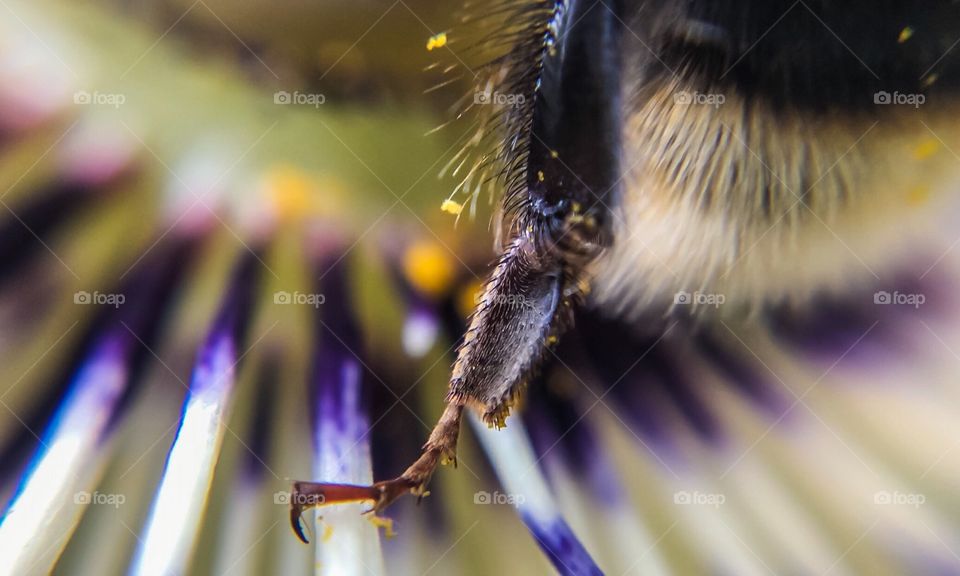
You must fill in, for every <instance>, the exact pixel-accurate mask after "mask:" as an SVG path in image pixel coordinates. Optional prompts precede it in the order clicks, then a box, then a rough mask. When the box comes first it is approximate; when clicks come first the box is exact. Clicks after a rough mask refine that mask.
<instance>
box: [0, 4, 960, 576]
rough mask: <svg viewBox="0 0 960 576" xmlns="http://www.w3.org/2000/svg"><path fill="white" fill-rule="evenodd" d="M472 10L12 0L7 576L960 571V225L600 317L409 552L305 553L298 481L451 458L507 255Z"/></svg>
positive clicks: (0, 422) (0, 533)
mask: <svg viewBox="0 0 960 576" xmlns="http://www.w3.org/2000/svg"><path fill="white" fill-rule="evenodd" d="M457 25H458V20H457V18H456V16H455V14H454V12H453V11H452V7H451V6H449V5H448V4H446V3H437V2H428V1H425V0H396V1H395V2H392V3H391V2H390V1H389V0H388V1H387V2H373V1H370V0H359V1H354V2H343V1H340V0H333V1H324V2H294V1H283V2H267V1H263V0H253V1H248V2H243V3H236V2H227V1H223V0H196V1H195V2H191V1H190V0H185V1H180V0H174V1H164V0H135V1H101V2H86V1H75V2H59V1H47V0H43V1H40V2H22V1H18V0H0V205H2V207H0V496H2V501H3V502H4V503H5V504H4V516H3V520H2V524H0V573H3V574H33V573H38V574H44V573H48V572H50V571H53V572H56V573H62V574H115V573H125V572H131V573H138V574H140V573H144V574H148V573H150V574H153V573H155V574H184V573H191V574H228V573H229V574H244V573H246V574H302V573H310V572H316V573H318V574H367V573H372V574H381V573H389V574H429V573H435V574H490V573H507V574H538V573H549V572H550V571H551V570H557V571H559V572H562V573H575V574H579V573H597V572H599V570H600V569H601V568H602V569H603V570H604V572H605V573H608V574H663V573H683V574H704V573H716V574H765V573H771V572H772V573H783V572H786V573H796V574H823V573H831V574H865V573H869V574H903V573H914V574H921V573H922V574H957V573H960V530H958V529H960V525H958V522H957V518H958V517H960V497H958V494H960V459H958V458H957V456H958V455H960V451H958V450H960V448H958V445H960V418H958V416H960V387H958V386H957V384H958V383H957V375H958V373H960V371H958V368H960V356H958V352H957V351H960V331H958V327H960V323H958V321H957V320H958V319H960V317H958V306H957V304H958V299H957V294H956V290H955V289H954V288H955V286H956V285H957V284H956V272H957V270H958V269H957V264H958V261H957V260H958V259H957V254H955V253H954V251H953V247H954V246H955V245H956V244H957V240H956V238H955V234H956V232H955V231H956V227H955V226H952V224H951V223H955V222H956V217H957V213H956V210H955V209H954V210H953V211H952V212H951V211H945V212H944V215H943V218H944V222H942V223H936V226H934V225H933V224H931V230H930V231H928V234H927V236H929V237H927V236H925V237H924V238H923V240H922V241H921V240H918V245H917V248H916V250H915V251H914V254H915V256H916V257H915V258H914V259H913V261H912V262H908V263H906V264H904V265H903V266H901V267H900V268H898V272H897V274H894V275H891V276H887V275H886V274H885V273H882V272H880V273H878V274H873V276H872V277H873V278H874V279H875V280H876V282H875V283H873V282H871V283H870V284H869V285H863V286H860V285H858V286H850V287H846V289H845V290H844V291H842V292H840V293H832V294H829V295H826V294H825V295H824V296H823V297H822V298H821V299H819V300H818V301H817V303H816V305H815V306H810V307H806V308H803V309H795V308H792V307H790V306H787V305H782V306H776V307H771V308H769V309H764V310H762V311H760V312H758V313H757V314H755V315H754V316H752V317H749V318H740V319H737V318H732V319H727V320H725V321H723V322H719V323H716V324H711V325H709V326H704V325H700V324H699V323H698V322H697V321H696V319H690V318H689V317H684V316H680V315H675V316H668V317H666V318H664V317H660V316H656V317H655V318H654V319H651V321H650V323H649V324H648V327H649V330H648V331H647V332H646V333H637V331H635V330H630V329H628V328H626V327H625V326H623V325H621V324H619V323H618V322H617V321H616V320H611V319H608V318H602V317H600V316H599V315H597V314H593V313H591V312H590V311H586V312H583V313H582V314H581V315H580V318H578V323H577V331H576V333H574V334H573V335H571V337H570V338H568V339H567V340H566V341H565V342H564V343H563V345H562V346H561V348H560V349H559V350H558V351H557V353H556V355H555V356H554V358H552V361H551V362H550V364H549V366H548V367H547V369H546V371H545V374H544V377H543V378H542V379H541V381H540V382H538V383H536V384H535V385H534V386H533V387H532V389H531V395H530V397H529V398H528V399H527V400H526V402H525V403H524V404H525V409H524V410H523V413H522V417H520V416H514V417H512V418H511V419H510V420H509V421H508V427H507V428H506V429H505V430H502V431H499V432H497V431H488V430H486V429H485V428H484V427H483V426H482V425H480V426H474V427H472V428H471V429H470V431H469V432H467V433H465V434H464V435H463V437H462V438H461V441H460V445H461V447H460V452H459V466H458V469H457V470H456V471H450V470H444V471H442V472H439V473H438V474H437V476H436V478H435V479H434V481H433V483H432V485H431V489H432V492H433V494H432V495H430V496H429V497H427V498H425V499H423V500H422V502H421V503H420V504H419V506H418V505H417V504H418V503H417V502H416V500H415V499H407V500H401V501H400V502H398V503H397V504H396V505H395V506H393V507H391V508H390V509H388V510H387V511H386V515H387V516H389V517H390V518H392V519H393V520H394V521H395V522H394V526H393V527H392V529H393V530H395V531H396V535H388V533H389V532H392V530H391V529H390V528H389V527H386V526H383V524H385V522H376V521H371V517H370V516H362V515H361V514H360V512H361V511H363V510H365V509H366V508H367V506H366V505H364V504H350V505H344V506H336V507H321V508H319V509H317V510H315V511H314V510H311V511H309V512H308V513H307V514H305V515H304V518H303V521H304V523H305V525H306V527H307V532H308V535H309V536H310V537H311V545H310V546H305V545H303V544H302V543H301V542H299V541H298V540H297V539H296V537H295V536H294V535H293V534H292V533H291V531H290V527H289V523H290V518H289V507H290V498H291V494H290V490H291V483H292V481H293V480H294V479H313V480H323V481H333V482H345V483H369V482H370V481H371V480H372V479H373V478H374V477H376V478H382V477H390V476H394V475H396V474H398V473H399V472H400V471H402V470H403V468H404V467H405V466H406V465H407V464H408V463H409V462H410V461H412V459H414V458H415V457H416V456H417V454H418V452H419V448H420V445H421V444H422V442H423V441H424V440H425V439H426V437H427V435H428V434H429V431H430V428H431V426H432V424H433V423H434V422H435V421H436V418H437V416H438V415H439V413H440V411H441V406H442V401H443V397H444V394H445V391H446V386H447V379H448V377H449V369H450V365H451V363H452V360H453V352H454V350H455V346H456V344H457V340H458V339H459V337H460V335H461V334H462V332H463V330H464V327H465V321H466V318H467V316H468V315H469V313H470V311H471V310H472V308H473V306H474V305H475V303H476V293H477V290H478V288H479V286H480V283H481V281H482V279H483V278H484V276H485V274H486V273H487V271H488V270H489V265H490V262H491V259H492V257H493V252H492V238H491V233H490V231H489V229H488V222H489V220H490V216H491V214H492V213H493V209H492V208H491V207H490V206H489V205H488V204H487V200H490V201H491V202H492V201H493V196H489V197H488V196H487V195H486V194H481V195H479V196H477V197H476V198H478V201H477V202H476V203H474V204H472V205H471V204H470V203H468V202H465V201H464V198H463V197H457V196H456V195H455V194H453V193H452V191H453V190H454V188H455V187H456V186H457V184H458V183H459V182H460V181H461V180H462V178H463V176H464V174H463V170H464V168H463V163H462V160H463V158H462V156H461V155H460V152H461V150H462V148H463V147H464V145H465V144H466V143H467V142H470V141H471V139H473V138H474V137H475V134H476V128H477V126H476V124H473V123H471V121H470V120H469V119H468V118H463V119H461V120H462V121H459V122H456V121H455V122H449V121H450V120H451V118H455V117H456V114H455V112H456V110H457V107H456V103H457V101H458V100H460V98H461V96H462V95H463V94H465V93H469V90H470V88H471V86H472V83H473V82H474V81H475V74H476V69H477V67H478V66H479V64H480V63H482V62H483V60H484V58H483V56H484V55H483V53H482V52H483V51H482V49H474V48H472V47H471V46H470V45H469V44H466V43H459V42H458V41H457V36H456V35H455V34H454V33H453V31H455V30H456V26H457ZM447 34H449V37H448V35H447ZM438 62H441V64H437V63H438ZM448 65H449V66H450V67H449V68H448ZM440 125H444V128H443V129H442V130H434V129H435V128H436V127H438V126H440ZM468 167H469V165H468ZM458 170H459V171H460V173H459V174H458V175H457V176H452V175H451V173H454V172H457V171H458ZM441 173H444V177H438V175H440V174H441ZM445 198H452V200H451V201H448V202H447V203H445V204H444V202H443V201H444V199H445ZM461 204H463V205H461ZM441 206H444V207H445V208H446V209H445V210H441ZM461 209H462V210H463V212H462V213H460V212H459V211H460V210H461ZM458 215H459V216H461V217H458ZM841 242H842V240H841ZM707 296H708V295H707ZM704 297H705V295H701V294H690V295H686V296H680V297H679V298H680V300H679V301H678V302H677V304H678V305H680V306H683V305H686V304H688V302H685V301H683V298H689V299H692V300H696V301H698V302H699V300H698V299H701V300H702V299H703V298H704ZM704 302H706V300H704ZM708 304H710V303H708ZM720 304H722V302H720Z"/></svg>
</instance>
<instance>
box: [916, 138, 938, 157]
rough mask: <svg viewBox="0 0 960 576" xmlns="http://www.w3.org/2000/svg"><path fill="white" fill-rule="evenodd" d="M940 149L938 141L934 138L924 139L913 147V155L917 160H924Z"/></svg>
mask: <svg viewBox="0 0 960 576" xmlns="http://www.w3.org/2000/svg"><path fill="white" fill-rule="evenodd" d="M939 151H940V143H939V142H937V141H936V140H935V139H934V138H928V139H926V140H924V141H923V142H922V143H921V144H920V145H919V146H917V147H916V148H914V149H913V157H914V158H915V159H917V160H926V159H927V158H929V157H931V156H933V155H934V154H936V153H937V152H939Z"/></svg>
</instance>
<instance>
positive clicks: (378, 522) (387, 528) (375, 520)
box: [369, 510, 397, 538]
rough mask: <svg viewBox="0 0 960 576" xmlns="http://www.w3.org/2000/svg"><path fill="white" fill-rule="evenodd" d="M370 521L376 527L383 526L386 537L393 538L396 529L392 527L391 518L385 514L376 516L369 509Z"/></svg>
mask: <svg viewBox="0 0 960 576" xmlns="http://www.w3.org/2000/svg"><path fill="white" fill-rule="evenodd" d="M369 520H370V523H371V524H373V525H374V526H376V527H377V528H383V533H384V535H386V537H387V538H393V537H394V536H396V535H397V531H396V530H394V528H393V519H391V518H387V517H385V516H377V515H376V514H374V513H373V511H372V510H371V511H370V516H369Z"/></svg>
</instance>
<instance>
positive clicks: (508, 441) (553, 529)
mask: <svg viewBox="0 0 960 576" xmlns="http://www.w3.org/2000/svg"><path fill="white" fill-rule="evenodd" d="M470 422H471V424H472V425H473V429H474V430H475V431H476V433H477V437H478V439H479V440H480V444H481V446H483V449H484V451H485V452H486V454H487V456H488V457H489V458H490V461H491V463H492V464H493V467H494V469H495V470H496V472H497V476H498V477H499V478H500V482H501V484H503V487H504V489H505V490H506V491H507V493H508V494H509V495H513V496H516V498H514V501H515V502H517V509H518V511H519V513H520V518H521V520H523V523H524V524H526V526H527V528H528V529H529V530H530V533H531V534H532V535H533V537H534V539H535V540H536V541H537V544H538V545H539V546H540V548H541V549H542V550H543V551H544V553H545V554H546V555H547V557H548V558H549V559H550V562H552V563H553V566H554V568H556V569H557V571H558V572H559V573H560V574H571V575H573V574H576V575H582V574H603V572H602V571H601V570H600V568H599V567H598V566H597V564H596V562H594V561H593V558H592V557H591V556H590V554H589V553H588V552H587V550H586V549H585V548H584V547H583V545H582V544H581V543H580V540H578V539H577V537H576V535H575V534H574V533H573V531H572V530H571V529H570V527H569V526H568V525H567V523H566V521H565V520H564V519H563V517H562V516H561V515H560V511H559V509H558V508H557V505H556V503H555V502H554V500H553V497H552V496H551V495H550V489H549V488H548V487H547V482H546V480H545V479H544V478H543V475H542V474H541V472H540V468H539V463H538V462H537V459H536V457H535V456H534V453H533V448H532V447H531V445H530V441H529V439H528V437H527V434H526V430H525V429H524V427H523V423H522V422H521V421H520V420H519V419H518V418H514V419H513V420H511V421H510V425H509V426H508V427H506V428H504V429H501V430H491V429H489V428H487V426H486V425H485V424H483V422H481V421H480V419H479V418H478V417H476V416H475V415H473V414H472V413H471V415H470Z"/></svg>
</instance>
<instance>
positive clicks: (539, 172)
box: [537, 170, 546, 182]
mask: <svg viewBox="0 0 960 576" xmlns="http://www.w3.org/2000/svg"><path fill="white" fill-rule="evenodd" d="M537 180H539V181H541V182H543V181H544V180H546V178H545V177H544V175H543V170H537Z"/></svg>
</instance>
